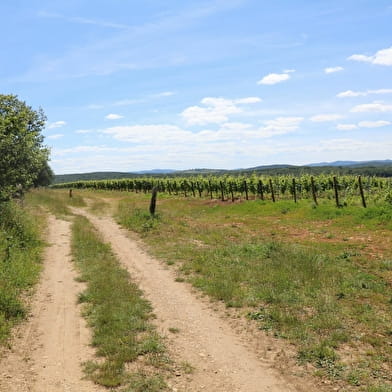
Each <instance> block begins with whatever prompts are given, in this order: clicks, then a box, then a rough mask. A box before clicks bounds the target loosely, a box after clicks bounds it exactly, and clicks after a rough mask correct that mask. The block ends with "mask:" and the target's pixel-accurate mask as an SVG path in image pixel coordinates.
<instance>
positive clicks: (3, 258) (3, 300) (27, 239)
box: [0, 202, 43, 345]
mask: <svg viewBox="0 0 392 392" xmlns="http://www.w3.org/2000/svg"><path fill="white" fill-rule="evenodd" d="M42 226H43V220H42V218H41V217H38V216H37V215H34V216H33V212H32V211H31V210H29V209H28V208H27V209H24V208H22V207H21V206H20V205H19V204H17V203H13V202H3V203H0V345H1V344H4V343H5V342H6V340H7V338H8V336H9V333H10V330H11V328H12V326H13V325H14V324H15V323H16V322H17V321H19V320H21V319H23V318H24V317H25V316H26V306H25V303H24V302H25V301H23V300H22V297H23V296H25V295H26V293H27V292H28V290H29V289H31V288H32V287H33V285H34V284H35V283H36V282H37V280H38V277H39V273H40V270H41V250H42V245H43V243H42V241H41V239H40V238H41V236H40V229H41V228H42Z"/></svg>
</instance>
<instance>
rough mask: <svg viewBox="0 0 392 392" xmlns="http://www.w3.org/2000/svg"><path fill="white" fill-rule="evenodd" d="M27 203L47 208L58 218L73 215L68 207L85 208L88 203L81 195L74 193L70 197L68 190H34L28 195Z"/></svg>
mask: <svg viewBox="0 0 392 392" xmlns="http://www.w3.org/2000/svg"><path fill="white" fill-rule="evenodd" d="M26 200H27V202H28V203H29V204H30V205H32V206H35V207H36V208H42V207H43V208H45V209H46V210H48V211H50V212H51V213H52V214H54V215H56V216H57V217H64V216H67V215H72V213H71V211H70V209H69V208H68V207H70V206H71V207H85V206H86V203H85V201H84V200H83V197H82V196H81V195H80V193H77V192H74V193H73V196H72V198H71V197H69V193H68V190H66V189H61V190H57V191H53V190H52V191H50V192H49V191H48V190H47V189H34V190H33V191H31V192H29V193H28V194H27V195H26Z"/></svg>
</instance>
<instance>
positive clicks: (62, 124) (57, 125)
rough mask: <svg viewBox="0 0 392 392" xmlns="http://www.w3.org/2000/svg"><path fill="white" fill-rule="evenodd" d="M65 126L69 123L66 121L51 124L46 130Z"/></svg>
mask: <svg viewBox="0 0 392 392" xmlns="http://www.w3.org/2000/svg"><path fill="white" fill-rule="evenodd" d="M64 125H67V123H66V122H65V121H55V122H52V123H49V124H48V125H47V126H46V128H47V129H55V128H61V127H63V126H64Z"/></svg>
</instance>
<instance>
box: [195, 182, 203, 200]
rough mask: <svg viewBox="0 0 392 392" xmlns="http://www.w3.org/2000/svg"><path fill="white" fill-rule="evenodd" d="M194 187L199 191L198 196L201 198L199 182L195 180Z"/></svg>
mask: <svg viewBox="0 0 392 392" xmlns="http://www.w3.org/2000/svg"><path fill="white" fill-rule="evenodd" d="M196 188H197V191H198V192H199V197H200V198H201V193H202V192H201V188H200V184H199V182H196Z"/></svg>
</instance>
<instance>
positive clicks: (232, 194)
mask: <svg viewBox="0 0 392 392" xmlns="http://www.w3.org/2000/svg"><path fill="white" fill-rule="evenodd" d="M229 191H230V193H231V201H232V202H233V203H234V192H233V185H232V184H231V182H230V184H229Z"/></svg>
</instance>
